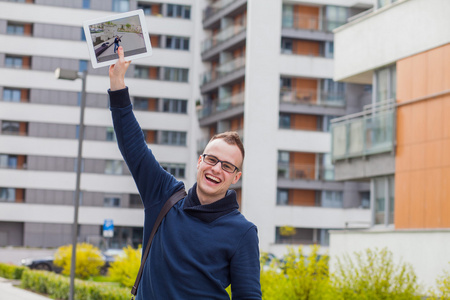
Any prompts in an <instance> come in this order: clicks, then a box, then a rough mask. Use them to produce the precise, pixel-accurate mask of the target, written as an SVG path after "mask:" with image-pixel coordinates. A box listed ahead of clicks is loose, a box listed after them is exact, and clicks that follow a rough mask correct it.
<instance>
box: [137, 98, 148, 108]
mask: <svg viewBox="0 0 450 300" xmlns="http://www.w3.org/2000/svg"><path fill="white" fill-rule="evenodd" d="M133 108H134V109H135V110H148V98H140V97H134V98H133Z"/></svg>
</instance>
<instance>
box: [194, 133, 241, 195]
mask: <svg viewBox="0 0 450 300" xmlns="http://www.w3.org/2000/svg"><path fill="white" fill-rule="evenodd" d="M203 153H204V154H208V155H214V156H215V157H217V158H218V159H220V160H222V161H226V162H229V163H232V164H233V165H235V166H236V167H238V168H240V167H241V164H242V154H241V151H240V150H239V148H238V147H237V146H236V145H229V144H227V142H225V141H224V140H223V139H217V140H214V141H212V142H210V143H209V144H208V145H207V146H206V148H205V151H204V152H203ZM241 175H242V173H241V172H240V171H239V170H237V171H235V172H233V173H228V172H226V171H224V170H223V169H222V163H221V162H218V163H217V164H216V165H215V166H211V165H209V164H207V163H205V162H204V161H203V160H202V157H201V156H200V157H199V158H198V162H197V195H198V198H199V200H200V203H201V204H209V203H213V202H215V201H217V200H219V199H222V198H223V197H224V196H225V194H226V192H227V190H228V188H229V187H230V185H231V184H235V183H236V182H238V180H239V178H240V177H241Z"/></svg>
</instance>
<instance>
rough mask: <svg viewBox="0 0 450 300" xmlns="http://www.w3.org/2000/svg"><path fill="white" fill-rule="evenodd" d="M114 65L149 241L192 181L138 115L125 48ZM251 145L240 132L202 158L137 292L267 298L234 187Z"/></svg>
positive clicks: (124, 142)
mask: <svg viewBox="0 0 450 300" xmlns="http://www.w3.org/2000/svg"><path fill="white" fill-rule="evenodd" d="M118 54H119V60H118V62H117V63H116V64H115V65H112V66H111V67H110V69H109V76H110V82H111V88H110V90H109V91H108V92H109V95H110V105H111V112H112V118H113V123H114V129H115V132H116V136H117V142H118V145H119V149H120V151H121V153H122V155H123V157H124V159H125V161H126V163H127V165H128V168H129V169H130V172H131V174H132V175H133V178H134V180H135V182H136V185H137V187H138V190H139V193H140V195H141V198H142V201H143V203H144V208H145V221H144V242H143V245H142V246H143V249H145V246H146V244H147V241H148V238H149V235H150V231H151V229H152V227H153V224H154V222H155V220H156V217H157V215H158V214H159V212H160V210H161V208H162V206H163V204H164V203H165V201H166V200H167V199H168V198H169V197H170V196H171V195H172V194H173V193H175V192H176V191H178V190H180V189H181V188H183V186H184V184H183V183H182V182H180V181H178V180H176V179H175V178H174V176H172V175H171V174H169V173H167V172H166V171H165V170H164V169H163V168H162V167H161V166H160V165H159V163H158V162H157V161H156V159H155V157H154V156H153V154H152V152H151V150H150V149H148V147H147V144H146V142H145V140H144V137H143V134H142V130H141V128H140V126H139V124H138V123H137V121H136V119H135V117H134V115H133V112H132V105H131V102H130V97H129V94H128V88H127V87H126V86H125V82H124V77H125V73H126V71H127V69H128V66H129V64H130V62H125V60H124V54H123V48H122V47H119V49H118ZM243 159H244V148H243V146H242V143H241V141H240V139H239V136H238V135H237V134H236V133H225V134H221V135H217V136H215V137H213V139H211V141H210V142H209V143H208V145H207V146H206V148H205V150H204V153H203V154H202V155H201V156H200V157H199V158H198V161H197V183H196V184H194V186H193V187H192V188H191V189H190V190H189V192H188V195H187V196H186V197H185V198H184V199H183V200H181V201H179V202H178V203H177V204H175V206H174V207H172V209H171V210H170V211H169V212H168V214H167V215H166V217H165V218H164V220H163V222H162V223H161V225H160V227H159V229H158V231H157V233H156V235H155V237H154V239H153V242H152V245H151V248H150V252H149V256H148V258H147V261H146V262H145V266H144V270H143V273H142V278H141V282H140V284H139V288H138V291H137V298H136V299H138V300H144V299H162V300H166V299H171V300H172V299H195V300H201V299H205V300H206V299H208V300H211V299H229V297H228V294H227V292H226V290H225V288H226V287H227V286H228V285H230V284H231V291H232V297H233V299H261V286H260V281H259V275H260V264H259V246H258V236H257V229H256V227H255V225H253V224H252V223H250V222H249V221H247V220H246V219H245V218H244V216H243V215H241V214H240V212H239V211H238V208H239V206H238V204H237V201H236V192H235V191H233V190H229V187H230V185H231V184H234V183H236V182H237V181H238V180H239V178H240V177H241V174H242V173H241V168H242V162H243Z"/></svg>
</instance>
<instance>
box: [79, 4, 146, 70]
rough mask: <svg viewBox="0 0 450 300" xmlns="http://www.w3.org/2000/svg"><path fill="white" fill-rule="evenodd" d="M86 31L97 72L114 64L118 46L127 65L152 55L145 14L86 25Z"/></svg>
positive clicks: (104, 19) (139, 12)
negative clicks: (98, 69) (122, 51)
mask: <svg viewBox="0 0 450 300" xmlns="http://www.w3.org/2000/svg"><path fill="white" fill-rule="evenodd" d="M83 27H84V32H85V34H86V42H87V44H88V49H89V55H90V57H91V62H92V66H93V67H94V68H99V67H104V66H109V65H111V64H114V63H115V62H116V61H117V59H118V55H117V48H118V47H119V46H122V47H123V49H124V54H125V60H127V61H129V60H132V59H133V60H134V59H138V58H141V57H144V56H149V55H151V53H152V49H151V45H150V39H149V35H148V32H147V25H146V23H145V18H144V13H143V11H142V10H135V11H131V12H127V13H123V14H117V15H112V16H108V17H103V18H99V19H95V20H90V21H85V22H84V23H83Z"/></svg>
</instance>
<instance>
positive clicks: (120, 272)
mask: <svg viewBox="0 0 450 300" xmlns="http://www.w3.org/2000/svg"><path fill="white" fill-rule="evenodd" d="M123 250H124V255H123V256H118V257H117V258H116V260H115V261H114V262H113V263H112V264H111V267H110V268H109V276H110V277H111V278H112V279H113V280H114V281H116V282H119V283H120V284H122V285H123V286H126V287H130V288H131V287H132V286H133V284H134V281H135V280H136V276H137V274H138V272H139V266H140V264H141V251H140V250H138V249H133V248H132V247H131V246H128V247H127V248H123Z"/></svg>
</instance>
